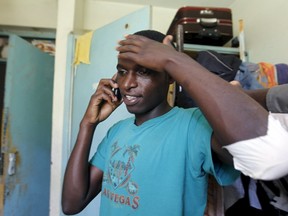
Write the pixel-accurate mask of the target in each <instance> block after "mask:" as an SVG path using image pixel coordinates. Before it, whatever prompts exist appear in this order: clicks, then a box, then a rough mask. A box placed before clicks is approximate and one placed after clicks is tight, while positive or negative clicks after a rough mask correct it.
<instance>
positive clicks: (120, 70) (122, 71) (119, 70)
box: [118, 69, 127, 75]
mask: <svg viewBox="0 0 288 216" xmlns="http://www.w3.org/2000/svg"><path fill="white" fill-rule="evenodd" d="M126 73H127V71H126V70H124V69H118V74H120V75H124V74H126Z"/></svg>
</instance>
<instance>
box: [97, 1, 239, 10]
mask: <svg viewBox="0 0 288 216" xmlns="http://www.w3.org/2000/svg"><path fill="white" fill-rule="evenodd" d="M95 1H103V0H95ZM107 1H108V2H117V3H127V4H140V5H152V6H158V7H166V8H180V7H182V6H208V7H229V6H230V5H231V4H233V2H235V1H236V0H105V2H107Z"/></svg>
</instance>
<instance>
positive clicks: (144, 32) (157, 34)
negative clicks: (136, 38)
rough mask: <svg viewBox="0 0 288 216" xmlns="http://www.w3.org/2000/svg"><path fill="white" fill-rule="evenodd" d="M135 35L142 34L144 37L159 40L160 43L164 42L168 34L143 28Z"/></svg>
mask: <svg viewBox="0 0 288 216" xmlns="http://www.w3.org/2000/svg"><path fill="white" fill-rule="evenodd" d="M134 35H141V36H144V37H147V38H149V39H151V40H155V41H158V42H160V43H162V42H163V40H164V38H165V37H166V35H164V34H162V33H161V32H158V31H155V30H142V31H138V32H136V33H134Z"/></svg>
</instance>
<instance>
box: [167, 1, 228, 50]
mask: <svg viewBox="0 0 288 216" xmlns="http://www.w3.org/2000/svg"><path fill="white" fill-rule="evenodd" d="M177 25H182V26H183V39H184V43H188V44H202V45H212V46H213V45H214V46H223V45H224V44H226V43H227V42H228V41H229V40H231V39H232V38H233V26H232V12H231V9H229V8H215V7H210V8H209V7H191V6H185V7H181V8H179V9H178V11H177V13H176V15H175V17H174V19H173V20H172V22H171V24H170V27H169V29H168V31H167V34H170V35H173V36H174V38H175V34H176V29H177Z"/></svg>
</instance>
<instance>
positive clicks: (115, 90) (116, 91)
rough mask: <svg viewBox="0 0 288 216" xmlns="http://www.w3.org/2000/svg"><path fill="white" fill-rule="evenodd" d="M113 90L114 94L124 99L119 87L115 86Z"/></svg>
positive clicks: (119, 98)
mask: <svg viewBox="0 0 288 216" xmlns="http://www.w3.org/2000/svg"><path fill="white" fill-rule="evenodd" d="M112 91H113V93H114V95H115V96H116V97H117V99H118V100H121V99H122V96H121V94H120V90H119V88H113V89H112Z"/></svg>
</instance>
